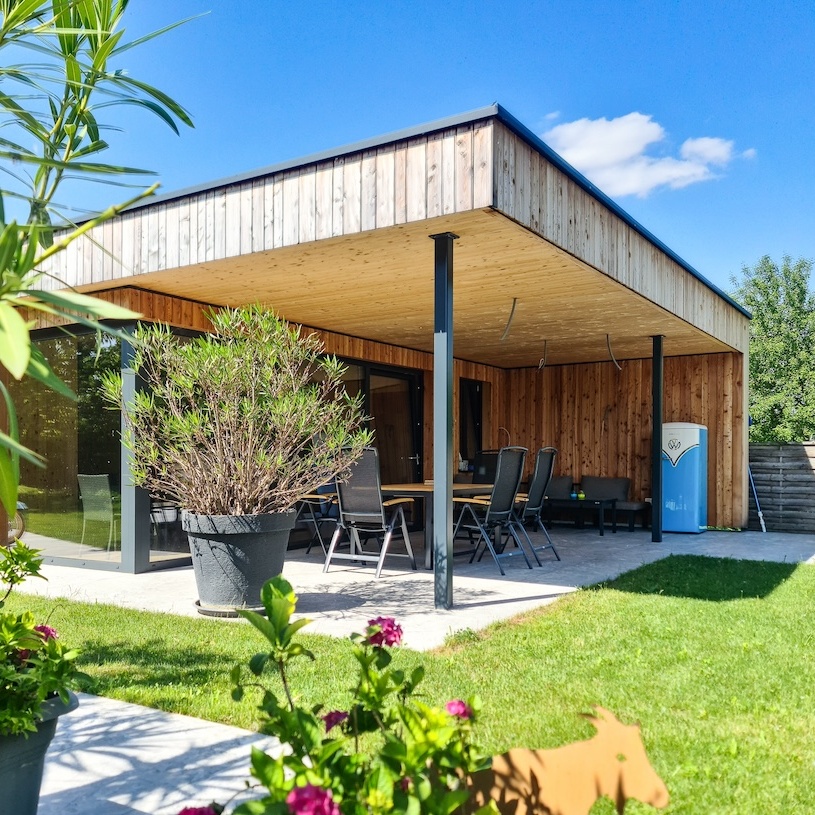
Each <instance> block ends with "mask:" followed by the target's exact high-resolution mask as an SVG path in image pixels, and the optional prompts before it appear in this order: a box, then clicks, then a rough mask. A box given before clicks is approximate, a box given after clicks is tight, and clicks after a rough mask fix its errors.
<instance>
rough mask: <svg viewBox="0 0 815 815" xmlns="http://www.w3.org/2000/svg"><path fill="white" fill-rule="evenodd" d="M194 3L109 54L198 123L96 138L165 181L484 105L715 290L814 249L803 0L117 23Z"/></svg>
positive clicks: (212, 12) (529, 5)
mask: <svg viewBox="0 0 815 815" xmlns="http://www.w3.org/2000/svg"><path fill="white" fill-rule="evenodd" d="M206 12H208V13H206ZM201 13H205V14H204V16H202V17H200V18H199V19H195V20H192V21H191V22H189V23H187V24H186V25H184V26H183V27H181V28H180V29H177V30H174V31H172V32H170V33H168V34H166V35H165V36H163V37H162V38H160V39H158V40H156V41H155V42H152V43H149V44H148V45H147V46H146V47H143V48H141V49H136V50H134V51H132V52H128V53H127V54H126V55H124V56H123V63H122V64H123V65H124V66H126V67H127V68H128V69H129V70H130V72H131V73H132V74H133V75H134V76H136V77H138V78H141V79H144V80H146V81H148V82H151V83H153V84H155V85H157V86H158V87H160V88H162V89H163V90H165V91H167V92H168V93H170V94H171V95H172V96H174V97H175V98H176V99H177V100H178V101H179V102H180V103H182V104H183V105H184V106H185V107H186V108H187V110H189V111H190V113H191V114H192V116H193V118H194V121H195V125H196V127H195V130H185V131H182V133H181V135H180V136H175V135H174V134H173V133H172V132H171V131H170V130H168V129H167V128H165V127H164V126H163V125H161V124H160V123H159V122H158V120H152V119H151V118H149V117H147V116H146V115H145V114H143V113H140V114H138V115H137V116H134V117H133V118H130V117H128V118H126V119H123V118H121V117H119V119H118V121H120V123H121V125H122V127H123V131H122V132H121V133H118V134H111V135H110V136H109V141H110V142H111V143H112V144H113V145H114V147H113V149H112V150H111V151H109V155H108V159H111V160H113V159H115V160H118V161H121V162H122V163H127V164H130V165H136V166H142V167H147V168H150V169H153V170H155V171H156V172H157V173H158V178H159V179H160V180H161V182H162V191H164V192H170V191H173V190H177V189H182V188H184V187H188V186H191V185H194V184H200V183H203V182H206V181H211V180H215V179H218V178H222V177H225V176H230V175H233V174H236V173H242V172H246V171H250V170H254V169H259V168H261V167H264V166H268V165H271V164H275V163H277V162H280V161H285V160H288V159H293V158H297V157H299V156H305V155H308V154H310V153H314V152H318V151H322V150H326V149H329V148H334V147H340V146H343V145H345V144H349V143H352V142H355V141H358V140H361V139H365V138H369V137H373V136H379V135H383V134H386V133H389V132H391V131H394V130H399V129H401V128H404V127H410V126H413V125H417V124H422V123H424V122H429V121H433V120H436V119H440V118H444V117H446V116H449V115H452V114H457V113H464V112H466V111H469V110H472V109H475V108H479V107H482V106H484V105H488V104H491V103H493V102H499V103H500V104H502V105H503V106H504V107H505V108H507V110H508V111H509V112H510V113H512V114H513V115H514V116H516V117H517V118H518V119H520V120H521V121H522V122H523V123H524V124H525V125H527V127H529V128H530V129H531V130H533V131H534V132H535V133H538V134H540V135H541V136H542V137H543V138H544V140H545V141H547V142H548V143H549V144H550V145H551V146H553V147H554V148H555V149H557V150H558V151H559V152H561V153H562V154H563V155H564V156H565V157H566V158H567V159H568V160H570V161H571V162H572V163H573V164H575V165H576V166H577V167H578V169H581V170H582V171H583V172H584V173H585V174H586V175H587V176H588V177H589V178H590V179H591V180H593V181H595V183H597V184H598V186H600V187H601V189H603V190H604V191H605V192H607V193H608V194H609V195H611V197H613V198H614V199H615V200H616V201H617V202H618V203H619V204H620V205H621V206H622V207H623V208H624V209H625V210H627V211H628V212H629V213H630V214H631V215H632V216H633V217H634V218H636V219H637V220H638V221H639V222H640V223H641V224H642V225H643V226H645V227H646V228H647V229H649V230H650V231H651V232H653V233H654V234H655V235H656V236H657V237H658V238H660V239H661V240H662V241H664V242H665V243H666V244H667V245H668V246H670V247H671V248H672V249H673V250H674V251H676V252H677V253H678V254H679V255H680V256H681V257H683V258H684V259H685V260H686V261H687V262H688V263H690V264H691V265H692V266H694V267H695V268H696V269H697V270H698V271H699V272H700V273H701V274H703V275H704V276H705V277H707V278H708V279H709V280H711V281H712V282H713V283H715V284H717V285H719V286H720V287H722V288H724V289H726V290H729V289H730V288H731V286H730V276H731V275H732V274H736V273H739V272H740V271H741V268H742V266H743V265H744V264H753V263H755V262H756V261H757V260H758V259H759V258H760V257H761V256H762V255H764V254H769V255H771V256H772V257H773V258H774V259H776V260H780V259H781V257H782V255H784V254H791V255H792V256H793V257H796V258H797V257H802V256H803V257H807V258H815V217H814V216H815V202H814V201H813V186H814V185H813V182H815V159H814V158H813V149H812V148H813V133H815V98H814V95H815V57H813V45H812V44H813V42H815V3H813V2H811V0H797V2H788V0H774V1H773V2H772V3H766V2H761V3H759V2H749V1H748V0H745V1H744V2H724V1H723V0H704V2H697V1H696V0H692V1H691V2H659V0H652V1H651V2H636V1H635V0H616V2H613V3H609V2H607V0H606V1H605V2H569V1H568V0H561V2H554V1H552V2H535V1H534V0H526V1H525V2H515V0H504V1H503V2H501V3H497V2H496V3H487V2H441V1H440V2H399V1H398V0H396V1H395V2H389V3H376V2H367V3H363V2H355V0H348V1H347V2H344V3H341V4H340V3H333V2H313V3H280V2H276V0H241V2H239V3H231V2H225V0H218V1H217V2H216V1H214V0H209V2H207V0H174V2H172V3H159V2H157V0H134V2H132V3H131V7H130V10H129V11H128V14H127V19H128V25H127V31H128V38H133V37H135V36H139V35H141V34H143V33H146V32H148V31H150V30H153V29H156V28H160V27H162V26H164V25H166V24H168V23H171V22H174V21H176V20H179V19H182V18H184V17H187V16H191V15H195V14H201ZM119 193H121V191H118V193H117V191H116V190H115V189H113V190H112V189H111V188H110V187H103V188H97V189H96V190H95V191H93V192H91V191H87V192H85V193H83V195H82V198H81V199H77V200H81V202H82V203H83V204H85V205H87V206H89V207H92V208H99V207H101V206H103V205H106V204H109V203H112V201H113V200H116V199H117V198H121V197H123V196H122V195H120V194H119ZM111 196H113V197H111Z"/></svg>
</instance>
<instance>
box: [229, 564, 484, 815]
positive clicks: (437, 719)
mask: <svg viewBox="0 0 815 815" xmlns="http://www.w3.org/2000/svg"><path fill="white" fill-rule="evenodd" d="M261 596H262V599H263V605H264V607H265V609H266V611H267V614H268V615H269V616H268V619H266V620H263V618H259V615H253V614H252V613H251V612H242V614H243V616H244V617H245V618H246V619H248V620H249V621H250V622H251V623H252V624H253V625H255V627H256V628H257V629H258V630H259V631H261V633H263V635H264V637H265V638H266V640H267V641H268V642H269V643H270V645H271V646H272V650H273V653H274V654H277V658H276V662H275V659H273V654H257V655H255V656H254V657H252V659H251V660H250V662H249V669H250V673H251V674H252V675H253V676H254V677H257V678H260V677H261V675H262V674H263V672H264V670H265V669H266V668H268V667H272V665H273V664H274V665H275V667H276V668H277V670H278V675H279V679H280V683H281V684H282V686H283V688H284V690H285V694H286V698H287V699H288V705H285V706H284V705H281V699H282V697H280V698H278V695H277V694H276V693H275V692H273V691H272V690H269V689H265V692H264V695H263V701H262V703H261V710H262V711H263V718H262V720H261V730H262V731H263V732H264V733H269V734H272V735H274V736H276V737H277V738H278V739H279V740H280V742H281V743H282V744H285V745H288V747H287V749H285V750H282V751H279V752H275V753H274V754H273V755H268V754H266V753H264V752H262V751H260V750H257V749H253V752H252V774H253V775H254V776H255V777H256V778H257V779H258V781H259V782H260V783H261V784H262V785H263V786H265V787H266V789H267V790H268V795H267V796H266V797H265V798H263V799H262V800H261V801H258V802H253V803H251V804H243V805H241V806H240V807H238V809H237V810H236V815H239V813H242V815H254V813H271V812H273V813H280V815H289V813H288V808H287V805H286V800H287V797H288V796H289V794H290V793H291V792H292V790H293V789H294V788H297V787H305V786H307V785H310V786H312V787H315V788H316V789H314V790H311V791H310V792H309V793H308V797H309V799H311V797H314V798H315V800H316V799H317V798H320V797H322V798H325V797H326V796H330V798H331V802H333V805H336V806H338V807H339V810H340V812H341V813H342V815H389V814H391V813H392V815H452V813H454V812H456V811H457V810H459V809H460V808H461V806H462V805H463V804H464V803H465V802H466V800H467V798H468V795H469V793H468V791H467V786H466V777H467V775H468V774H470V773H472V772H475V771H477V770H480V769H484V768H485V767H486V766H488V765H489V761H488V760H487V759H485V758H484V757H483V756H482V755H481V754H480V753H479V752H478V751H477V750H476V749H475V748H474V746H473V745H472V742H471V736H472V723H473V722H472V719H471V718H468V717H469V716H470V715H472V716H473V717H474V716H475V715H476V714H477V713H478V711H479V710H480V708H481V705H480V702H479V701H478V699H475V698H472V699H470V700H469V701H468V703H467V705H466V706H465V707H467V709H468V711H469V712H468V714H467V717H464V716H460V715H453V714H452V713H448V712H447V711H446V710H441V709H438V708H433V707H431V706H429V705H426V704H424V703H422V702H420V701H417V700H415V699H414V698H413V694H414V692H415V689H416V686H417V685H418V684H419V683H420V682H421V681H422V679H423V678H424V668H423V667H421V666H418V667H416V668H414V669H413V671H411V672H410V675H409V676H408V675H407V674H406V672H405V671H404V670H402V669H400V668H398V667H394V664H393V663H394V662H395V660H394V659H393V652H392V650H391V649H390V648H389V647H387V646H386V645H383V644H373V645H372V644H371V641H370V637H371V636H375V635H377V634H381V629H382V625H383V624H384V622H383V623H379V624H376V625H370V626H369V627H368V630H367V632H366V634H365V635H362V634H355V635H352V637H351V647H352V650H353V653H354V656H355V658H356V661H357V664H358V666H359V675H358V678H357V682H356V684H355V686H354V688H352V689H351V691H350V699H349V705H348V707H347V708H346V709H345V710H335V711H329V712H326V713H323V708H322V706H319V705H318V706H316V707H315V708H314V709H313V710H307V709H305V708H303V707H301V706H300V705H299V704H297V701H296V695H295V693H294V691H293V689H292V688H291V686H290V683H291V680H290V678H289V667H290V660H291V659H292V658H293V657H294V656H299V655H302V654H307V653H308V652H307V651H305V649H303V648H302V647H301V646H300V645H299V643H297V642H296V641H295V640H294V639H293V634H294V633H295V631H296V630H297V628H299V626H297V623H292V622H291V616H292V614H293V613H294V612H295V610H296V603H297V597H296V595H295V593H294V591H293V589H292V586H291V584H290V583H289V582H288V581H287V580H285V579H284V578H283V577H276V578H273V579H272V580H270V581H268V582H267V583H266V584H265V585H264V587H263V589H262V593H261ZM378 619H380V620H383V621H384V620H385V618H378ZM387 619H388V620H390V618H387ZM373 622H377V621H373ZM390 622H391V623H393V624H394V625H395V622H394V621H392V620H390ZM231 676H232V680H233V682H234V683H235V684H236V690H235V691H234V692H233V698H235V699H236V700H239V699H242V698H243V696H244V693H243V685H242V684H241V669H240V667H239V666H237V667H236V668H235V669H233V671H232V674H231ZM448 707H449V706H448ZM320 714H323V715H320ZM329 803H330V802H329ZM491 813H492V815H495V813H494V812H492V811H491ZM482 815H487V813H486V812H484V813H483V814H482Z"/></svg>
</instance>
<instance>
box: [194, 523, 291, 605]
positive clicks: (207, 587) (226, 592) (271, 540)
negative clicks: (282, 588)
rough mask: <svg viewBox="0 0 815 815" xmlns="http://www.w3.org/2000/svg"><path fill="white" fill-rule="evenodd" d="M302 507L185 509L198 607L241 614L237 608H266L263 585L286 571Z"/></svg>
mask: <svg viewBox="0 0 815 815" xmlns="http://www.w3.org/2000/svg"><path fill="white" fill-rule="evenodd" d="M296 517H297V513H296V512H295V511H294V510H293V509H290V510H287V511H285V512H274V513H270V514H267V515H196V514H195V513H192V512H187V511H186V510H184V511H183V512H182V513H181V526H182V528H183V529H184V531H185V532H186V533H187V538H188V539H189V543H190V553H191V554H192V567H193V571H194V572H195V584H196V587H197V588H198V602H197V606H198V611H199V612H200V613H201V614H207V615H210V616H218V617H234V616H237V614H236V611H235V609H236V608H244V609H245V608H248V609H254V610H256V611H257V610H261V609H262V606H261V603H260V590H261V588H262V586H263V584H264V583H265V582H266V581H267V580H268V579H269V578H271V577H275V576H276V575H279V574H280V573H281V572H282V571H283V561H284V560H285V557H286V547H287V546H288V545H289V533H290V532H291V530H292V528H293V527H294V522H295V519H296Z"/></svg>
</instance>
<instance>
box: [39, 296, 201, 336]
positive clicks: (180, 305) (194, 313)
mask: <svg viewBox="0 0 815 815" xmlns="http://www.w3.org/2000/svg"><path fill="white" fill-rule="evenodd" d="M93 296H94V297H98V298H99V299H100V300H105V301H106V302H108V303H115V304H116V305H117V306H122V307H123V308H129V309H130V310H131V311H135V312H136V313H137V314H141V315H142V319H143V320H145V321H149V322H163V323H168V324H169V325H172V326H174V327H176V328H184V329H189V330H191V331H209V330H211V328H212V323H211V322H210V321H209V319H208V318H207V316H206V311H207V310H208V309H209V308H210V306H208V305H207V304H206V303H197V302H195V301H193V300H186V299H184V298H182V297H172V296H170V295H167V294H160V293H158V292H153V291H146V290H144V289H138V288H135V287H132V286H125V287H123V288H119V289H107V290H103V291H96V292H94V293H93ZM26 318H27V319H31V320H33V321H34V328H35V329H39V328H48V327H51V326H58V325H67V324H68V321H67V320H55V319H54V318H52V317H50V316H44V315H43V314H42V313H41V312H38V311H34V310H28V311H27V312H26Z"/></svg>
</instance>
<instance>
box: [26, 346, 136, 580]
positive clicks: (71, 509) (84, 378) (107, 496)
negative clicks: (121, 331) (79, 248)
mask: <svg viewBox="0 0 815 815" xmlns="http://www.w3.org/2000/svg"><path fill="white" fill-rule="evenodd" d="M35 343H36V346H37V348H38V349H39V350H40V351H41V352H42V354H43V355H44V356H45V358H46V359H47V360H48V362H49V363H50V365H51V367H52V368H53V370H54V372H55V373H56V375H57V376H58V377H59V378H60V379H62V380H63V382H65V383H67V384H68V386H69V387H70V388H71V389H72V390H73V391H74V393H75V394H76V395H77V399H76V401H73V400H71V399H68V398H66V397H64V396H60V395H59V394H56V393H54V391H52V390H49V389H48V388H46V387H45V386H44V385H42V384H40V383H39V382H37V381H35V380H32V379H28V378H26V379H24V380H23V381H22V382H12V383H11V385H10V390H11V393H12V398H13V399H14V404H15V406H16V409H17V413H18V420H19V424H20V436H21V440H22V442H23V444H25V445H26V446H27V447H29V448H31V449H32V450H34V451H35V452H37V453H39V454H40V455H41V456H43V458H44V459H45V467H37V466H35V465H33V464H31V463H30V462H26V461H24V460H21V462H20V500H21V501H22V502H23V503H25V504H26V507H27V509H26V510H25V516H26V533H25V536H24V538H23V540H24V541H26V543H28V544H29V545H30V546H33V547H34V548H37V549H40V550H42V554H43V556H44V557H45V558H46V559H48V560H52V559H55V558H56V559H60V560H61V559H66V560H69V561H83V562H86V563H99V564H118V563H119V562H120V561H121V541H122V537H121V529H122V523H121V521H122V518H121V476H120V471H121V444H120V440H119V432H120V413H119V411H118V410H115V409H111V408H110V407H108V405H107V404H106V403H105V402H103V400H102V396H101V391H100V388H99V383H100V381H101V378H102V376H103V375H104V373H105V372H108V371H113V372H118V371H119V370H120V367H121V349H120V344H119V341H118V340H115V339H112V338H110V337H104V338H103V339H102V340H101V342H100V343H99V345H97V339H96V336H95V335H81V336H70V335H68V334H64V333H61V334H60V335H59V336H56V337H52V338H46V339H35Z"/></svg>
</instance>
